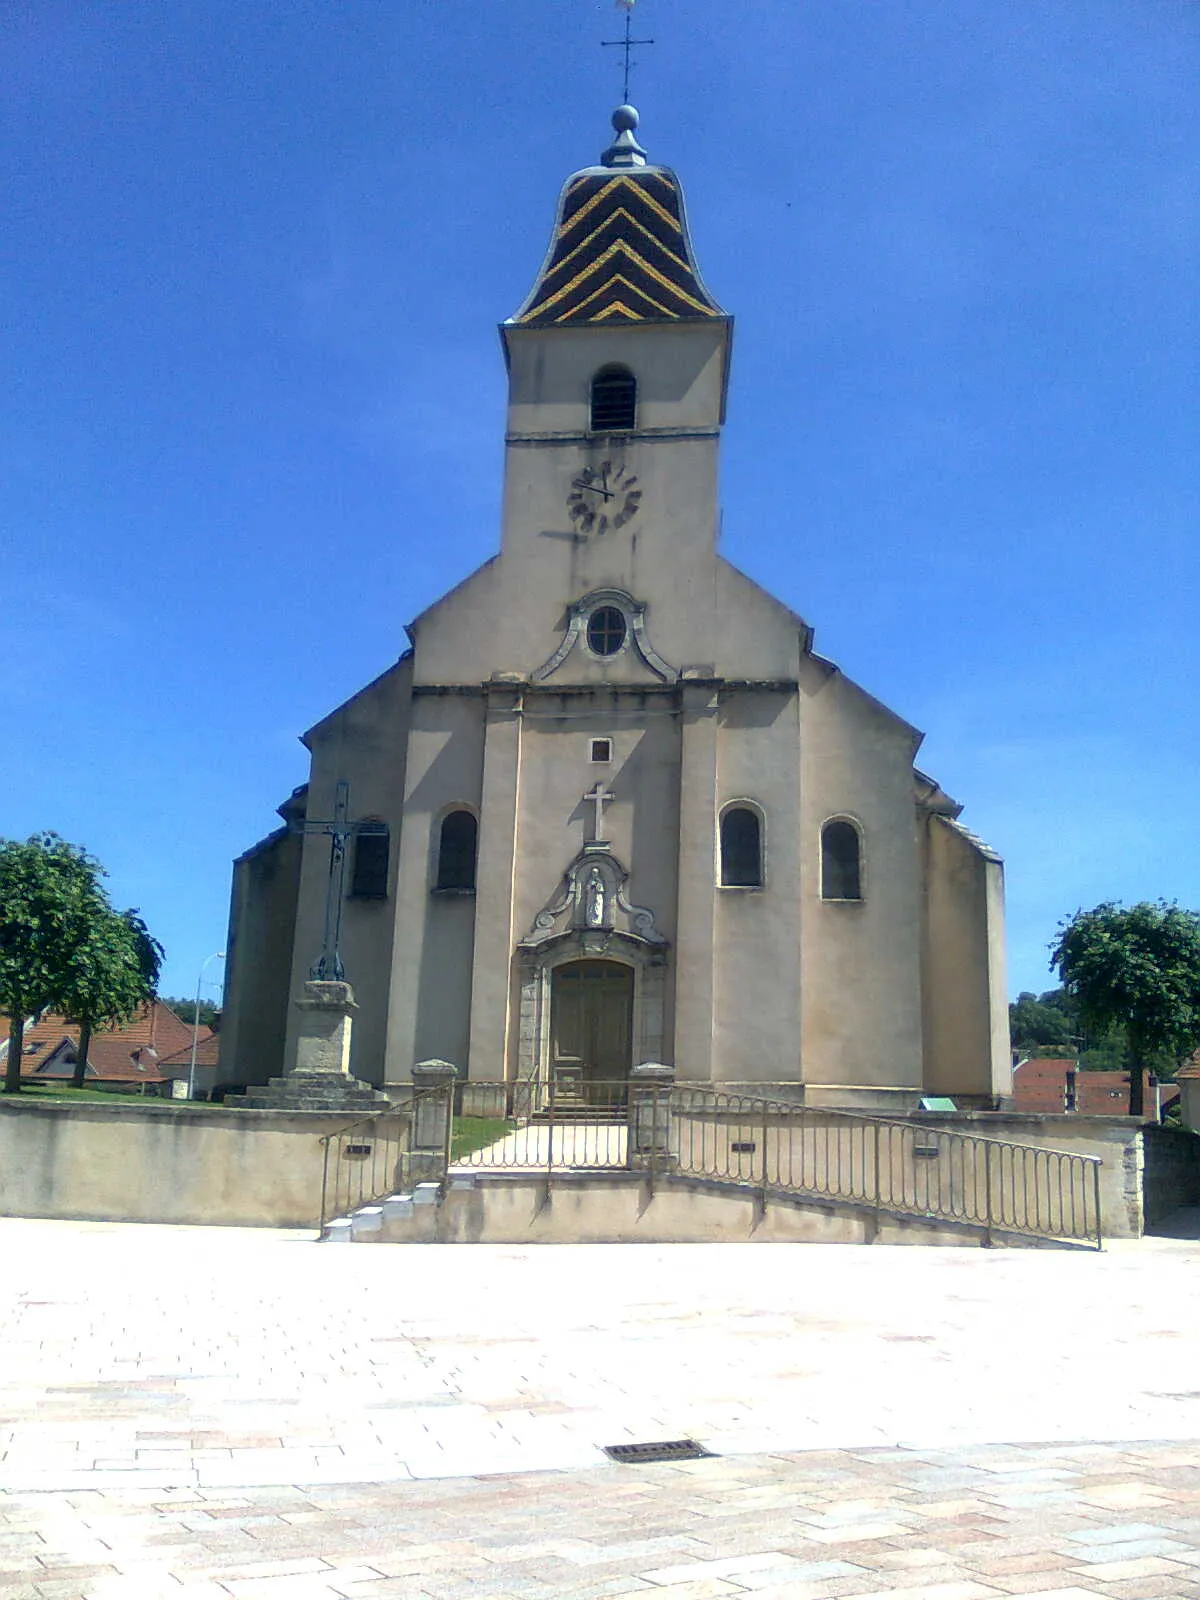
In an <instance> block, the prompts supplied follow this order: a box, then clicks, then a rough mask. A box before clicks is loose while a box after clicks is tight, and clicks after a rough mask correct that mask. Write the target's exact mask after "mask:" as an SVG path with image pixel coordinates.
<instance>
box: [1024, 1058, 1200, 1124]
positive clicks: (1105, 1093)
mask: <svg viewBox="0 0 1200 1600" xmlns="http://www.w3.org/2000/svg"><path fill="white" fill-rule="evenodd" d="M1198 1075H1200V1074H1198ZM1161 1089H1162V1109H1163V1110H1164V1111H1165V1110H1166V1109H1167V1107H1168V1106H1169V1105H1171V1104H1172V1102H1173V1101H1175V1100H1176V1099H1178V1097H1179V1091H1178V1089H1177V1088H1176V1087H1175V1085H1174V1084H1173V1083H1164V1084H1162V1085H1161ZM1128 1107H1129V1074H1128V1073H1127V1072H1087V1071H1081V1070H1080V1068H1079V1063H1078V1061H1077V1060H1075V1059H1074V1057H1071V1056H1031V1057H1030V1058H1029V1059H1028V1060H1026V1061H1018V1063H1017V1065H1016V1066H1015V1067H1014V1068H1013V1109H1014V1110H1016V1111H1030V1112H1036V1111H1046V1112H1059V1111H1075V1112H1078V1114H1079V1115H1080V1116H1084V1117H1120V1116H1124V1115H1125V1113H1126V1111H1127V1110H1128ZM1146 1111H1147V1113H1148V1114H1152V1113H1153V1111H1154V1091H1153V1090H1152V1089H1151V1088H1150V1085H1149V1083H1148V1082H1147V1085H1146Z"/></svg>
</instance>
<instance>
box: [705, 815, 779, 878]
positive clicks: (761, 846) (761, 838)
mask: <svg viewBox="0 0 1200 1600" xmlns="http://www.w3.org/2000/svg"><path fill="white" fill-rule="evenodd" d="M739 808H741V809H743V810H746V811H753V812H754V815H755V816H756V817H757V818H758V869H759V876H760V877H761V879H762V882H761V883H723V882H722V881H721V822H722V819H723V818H724V816H725V813H726V812H727V811H736V810H738V809H739ZM714 845H715V853H714V856H713V881H714V882H715V884H716V886H717V888H718V889H719V890H720V891H721V893H722V894H762V892H763V891H764V889H766V887H767V885H768V883H769V882H770V878H769V877H768V875H767V813H766V811H765V810H764V809H763V807H762V805H761V804H760V803H759V802H758V801H757V800H752V799H751V798H750V797H749V795H738V796H735V798H733V799H732V800H726V801H725V802H724V804H723V805H722V806H721V808H720V810H719V811H718V812H717V829H716V836H715V839H714Z"/></svg>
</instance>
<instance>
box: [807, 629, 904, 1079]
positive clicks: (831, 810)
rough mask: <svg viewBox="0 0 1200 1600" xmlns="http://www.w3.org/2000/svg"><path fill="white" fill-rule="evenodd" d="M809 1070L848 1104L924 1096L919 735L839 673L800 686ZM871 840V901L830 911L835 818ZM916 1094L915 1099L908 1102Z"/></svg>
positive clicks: (816, 672)
mask: <svg viewBox="0 0 1200 1600" xmlns="http://www.w3.org/2000/svg"><path fill="white" fill-rule="evenodd" d="M801 694H802V704H801V711H800V740H801V761H802V765H801V779H800V799H801V805H800V830H801V896H802V901H803V907H804V916H805V928H804V943H803V959H802V970H801V985H802V994H803V1005H802V1017H803V1032H802V1057H801V1059H802V1065H803V1072H804V1081H805V1083H806V1084H809V1085H814V1086H821V1085H824V1086H831V1087H836V1088H837V1089H838V1090H839V1091H840V1090H843V1089H847V1088H848V1089H850V1090H852V1091H855V1093H852V1094H850V1095H839V1096H838V1097H837V1099H838V1101H839V1102H842V1103H853V1102H854V1100H855V1099H856V1098H858V1099H860V1100H862V1101H863V1102H864V1108H867V1107H870V1108H874V1107H876V1106H881V1105H883V1104H884V1103H885V1102H886V1100H887V1099H888V1098H889V1096H888V1095H887V1094H882V1093H879V1092H877V1093H873V1094H864V1093H863V1091H889V1092H890V1091H900V1093H899V1094H892V1095H891V1098H895V1099H897V1100H899V1101H901V1102H902V1103H903V1102H905V1101H907V1103H911V1100H912V1098H913V1091H915V1090H919V1088H920V1085H921V1055H922V1050H921V998H920V997H921V877H920V865H919V860H918V852H917V830H916V818H915V814H914V807H913V800H912V785H913V778H912V758H913V753H914V748H915V741H916V736H915V734H914V732H913V730H912V729H911V728H910V727H909V726H908V725H907V724H906V723H904V722H901V721H900V719H899V718H898V717H896V716H894V715H893V714H892V713H891V712H889V711H886V710H885V709H884V708H883V707H882V706H880V705H879V704H878V703H877V702H875V701H873V700H872V699H871V698H870V697H869V696H868V695H866V694H864V693H863V692H862V690H860V689H858V688H856V686H855V685H854V684H852V683H851V682H850V681H849V680H848V679H847V678H845V677H844V676H843V675H842V674H841V673H840V672H838V671H837V670H836V669H835V668H830V667H829V666H827V665H822V664H821V663H820V662H818V661H815V660H812V659H811V658H809V659H807V660H806V661H805V663H804V666H803V670H802V675H801ZM834 816H844V817H849V818H852V819H853V820H854V821H855V822H857V824H858V825H859V827H860V829H861V831H862V836H863V881H862V891H863V897H862V900H861V902H838V901H823V900H822V899H821V891H820V855H821V848H820V838H821V827H822V824H823V823H824V822H825V821H826V820H827V819H828V818H830V817H834ZM906 1091H907V1094H906V1093H905V1092H906Z"/></svg>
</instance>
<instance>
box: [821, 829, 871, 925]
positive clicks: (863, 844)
mask: <svg viewBox="0 0 1200 1600" xmlns="http://www.w3.org/2000/svg"><path fill="white" fill-rule="evenodd" d="M831 822H848V823H849V824H850V826H851V827H852V828H853V829H854V831H855V833H856V834H857V835H858V895H857V898H855V899H846V898H845V897H844V896H841V895H826V893H825V882H824V879H825V829H826V828H827V827H828V826H829V824H830V823H831ZM817 879H818V883H817V895H818V898H819V899H820V901H821V904H822V905H826V906H861V905H865V904H866V899H867V833H866V829H865V828H864V827H863V824H862V820H861V818H859V817H856V816H855V815H854V813H853V812H852V811H832V812H830V814H829V816H827V817H825V818H824V819H823V820H822V822H821V826H820V827H819V828H818V829H817Z"/></svg>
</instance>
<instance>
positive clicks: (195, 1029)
mask: <svg viewBox="0 0 1200 1600" xmlns="http://www.w3.org/2000/svg"><path fill="white" fill-rule="evenodd" d="M224 959H225V952H224V950H214V951H213V953H212V955H210V956H208V957H207V958H206V959H205V960H204V961H202V962H201V963H200V975H199V977H198V978H197V979H196V1009H195V1010H194V1011H193V1012H192V1060H191V1065H190V1066H189V1067H188V1092H187V1097H188V1099H189V1100H190V1099H191V1098H192V1097H193V1095H194V1094H195V1092H196V1046H197V1044H198V1043H199V1041H200V990H201V989H202V988H203V987H204V973H205V970H206V969H207V967H208V964H209V962H211V961H224Z"/></svg>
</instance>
